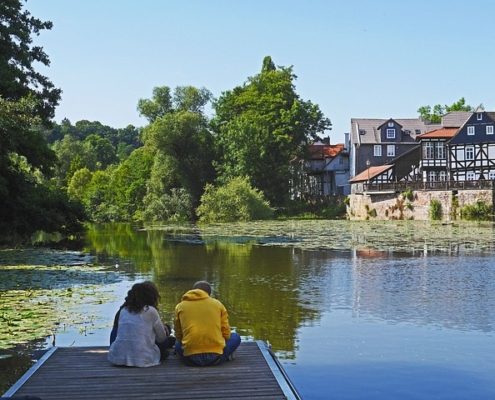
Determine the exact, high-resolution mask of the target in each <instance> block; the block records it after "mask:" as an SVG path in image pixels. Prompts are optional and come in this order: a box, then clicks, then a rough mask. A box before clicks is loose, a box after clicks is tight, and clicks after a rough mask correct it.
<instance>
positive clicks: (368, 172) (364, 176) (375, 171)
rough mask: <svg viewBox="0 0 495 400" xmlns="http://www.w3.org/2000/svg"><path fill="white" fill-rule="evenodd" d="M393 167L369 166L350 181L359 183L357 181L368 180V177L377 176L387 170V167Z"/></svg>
mask: <svg viewBox="0 0 495 400" xmlns="http://www.w3.org/2000/svg"><path fill="white" fill-rule="evenodd" d="M392 167H393V165H379V166H377V167H369V168H368V169H365V170H364V171H363V172H361V173H360V174H357V175H356V176H355V177H354V178H352V179H351V180H350V181H349V182H351V183H357V182H364V181H367V180H368V179H372V178H374V177H375V176H378V175H380V174H381V173H382V172H385V171H386V170H387V169H389V168H392Z"/></svg>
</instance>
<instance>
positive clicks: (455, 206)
mask: <svg viewBox="0 0 495 400" xmlns="http://www.w3.org/2000/svg"><path fill="white" fill-rule="evenodd" d="M458 209H459V198H458V197H457V195H456V194H454V193H452V208H451V210H450V217H451V218H452V219H454V220H455V219H457V217H458V214H457V211H458Z"/></svg>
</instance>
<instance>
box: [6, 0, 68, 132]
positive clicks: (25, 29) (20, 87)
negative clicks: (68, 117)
mask: <svg viewBox="0 0 495 400" xmlns="http://www.w3.org/2000/svg"><path fill="white" fill-rule="evenodd" d="M22 5H23V2H22V1H21V0H6V1H1V2H0V49H1V50H0V77H1V79H0V97H2V98H3V99H6V100H12V101H16V100H20V99H21V98H24V97H31V98H33V99H35V101H34V102H33V108H34V110H33V111H34V114H35V115H37V116H39V117H40V118H41V120H42V121H43V122H48V121H49V120H50V118H52V117H53V115H54V111H55V107H56V106H57V104H58V101H59V100H60V93H61V90H60V89H56V88H55V87H54V85H53V83H52V82H50V80H49V79H48V78H47V77H46V76H43V75H42V74H40V73H39V72H37V71H35V69H34V66H35V65H36V64H37V63H40V64H42V65H44V66H48V65H50V60H49V58H48V55H47V54H46V53H45V52H44V51H43V48H42V47H40V46H38V45H33V39H32V35H36V36H38V35H39V34H40V31H42V30H45V29H47V30H50V29H51V28H52V23H51V22H50V21H46V22H43V21H41V20H39V19H37V18H34V17H33V16H31V14H30V13H29V11H27V10H23V9H22Z"/></svg>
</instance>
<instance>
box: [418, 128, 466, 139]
mask: <svg viewBox="0 0 495 400" xmlns="http://www.w3.org/2000/svg"><path fill="white" fill-rule="evenodd" d="M458 130H459V128H442V129H435V130H434V131H430V132H426V133H422V134H421V135H418V136H416V139H433V138H445V139H450V138H451V137H454V136H455V134H456V133H457V131H458Z"/></svg>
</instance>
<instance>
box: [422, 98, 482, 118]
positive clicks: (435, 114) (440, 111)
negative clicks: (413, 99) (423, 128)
mask: <svg viewBox="0 0 495 400" xmlns="http://www.w3.org/2000/svg"><path fill="white" fill-rule="evenodd" d="M473 110H474V108H473V107H472V106H470V105H469V104H466V100H465V99H464V97H461V98H460V99H459V100H457V101H455V102H454V103H452V104H451V105H450V106H448V105H444V106H442V105H441V104H435V105H434V106H433V107H431V106H421V107H419V108H418V113H419V116H420V118H421V119H422V120H424V121H428V122H432V123H439V122H441V121H442V116H443V115H445V114H447V113H449V112H452V111H473Z"/></svg>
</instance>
